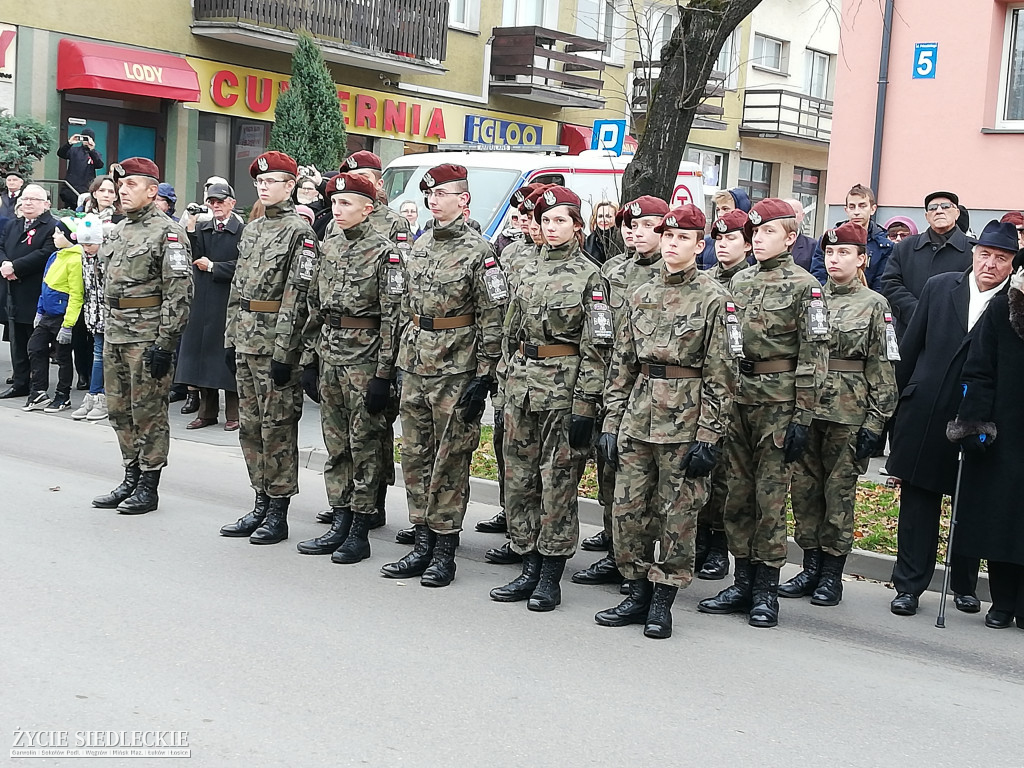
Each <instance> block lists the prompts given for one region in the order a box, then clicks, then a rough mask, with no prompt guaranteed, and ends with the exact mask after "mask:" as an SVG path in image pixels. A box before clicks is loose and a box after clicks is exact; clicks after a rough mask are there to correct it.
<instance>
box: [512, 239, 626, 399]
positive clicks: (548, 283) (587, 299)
mask: <svg viewBox="0 0 1024 768" xmlns="http://www.w3.org/2000/svg"><path fill="white" fill-rule="evenodd" d="M606 295H607V288H606V285H605V281H604V278H602V277H601V274H600V273H599V272H598V269H597V267H596V266H595V265H594V263H593V262H591V261H590V260H589V259H588V258H587V257H586V256H585V255H584V254H583V251H582V249H580V247H579V245H578V244H577V243H576V241H575V240H572V241H570V242H569V243H568V244H566V245H563V246H561V247H558V248H551V247H549V246H544V247H543V248H542V249H541V252H540V257H539V258H538V259H537V260H536V261H534V262H532V263H530V264H527V265H526V267H525V268H524V270H523V274H522V275H521V279H520V281H519V284H518V288H517V290H516V293H515V295H514V296H513V297H512V301H511V303H510V304H509V309H508V315H507V317H506V319H505V349H504V353H505V354H504V363H505V365H504V366H503V370H504V376H505V378H504V381H503V382H502V385H503V386H502V391H503V393H504V397H505V400H506V402H512V403H515V404H516V405H517V406H519V407H521V408H526V409H528V410H531V411H549V410H557V409H561V408H565V409H568V408H572V412H573V413H576V414H579V415H581V416H590V417H595V416H596V413H597V405H598V403H599V402H600V400H601V394H602V391H603V389H604V378H605V366H606V355H607V350H608V349H610V346H611V343H612V341H613V323H612V317H611V311H610V309H609V308H608V305H607V303H606V298H605V297H606ZM520 343H525V344H532V345H537V346H541V345H552V344H570V345H574V346H576V347H578V348H579V354H578V355H563V356H558V357H545V358H541V359H537V360H534V359H531V358H530V357H527V356H525V355H523V354H521V353H520V351H519V345H520Z"/></svg>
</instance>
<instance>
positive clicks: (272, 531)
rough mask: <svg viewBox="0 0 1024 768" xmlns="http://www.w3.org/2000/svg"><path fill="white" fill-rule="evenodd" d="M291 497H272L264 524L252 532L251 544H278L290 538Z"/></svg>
mask: <svg viewBox="0 0 1024 768" xmlns="http://www.w3.org/2000/svg"><path fill="white" fill-rule="evenodd" d="M289 502H291V499H289V498H288V497H284V498H276V499H275V498H272V499H271V500H270V505H269V507H268V509H267V516H266V517H265V518H263V525H261V526H260V527H259V528H257V529H256V530H255V531H253V532H252V536H250V537H249V543H250V544H277V543H278V542H282V541H284V540H285V539H287V538H288V504H289Z"/></svg>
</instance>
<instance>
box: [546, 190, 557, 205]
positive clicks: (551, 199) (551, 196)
mask: <svg viewBox="0 0 1024 768" xmlns="http://www.w3.org/2000/svg"><path fill="white" fill-rule="evenodd" d="M544 202H545V203H547V204H548V205H554V204H555V193H554V192H552V191H551V190H550V189H549V190H548V191H547V192H545V193H544Z"/></svg>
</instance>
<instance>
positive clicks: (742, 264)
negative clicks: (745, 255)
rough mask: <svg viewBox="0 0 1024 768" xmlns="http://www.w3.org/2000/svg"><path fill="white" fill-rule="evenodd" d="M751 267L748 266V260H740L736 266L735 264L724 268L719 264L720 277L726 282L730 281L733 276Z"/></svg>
mask: <svg viewBox="0 0 1024 768" xmlns="http://www.w3.org/2000/svg"><path fill="white" fill-rule="evenodd" d="M749 266H750V265H749V264H747V260H746V259H740V260H739V262H737V263H736V264H733V265H732V266H731V267H723V266H722V263H721V262H719V263H718V277H720V278H723V279H725V280H728V279H729V278H731V277H732V276H733V275H735V274H736V273H737V272H739V271H740V270H741V269H745V268H746V267H749Z"/></svg>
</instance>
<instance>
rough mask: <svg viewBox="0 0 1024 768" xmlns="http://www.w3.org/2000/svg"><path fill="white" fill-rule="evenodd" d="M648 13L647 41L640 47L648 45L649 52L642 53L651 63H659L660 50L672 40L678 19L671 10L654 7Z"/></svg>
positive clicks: (642, 42)
mask: <svg viewBox="0 0 1024 768" xmlns="http://www.w3.org/2000/svg"><path fill="white" fill-rule="evenodd" d="M649 13H650V17H649V19H650V23H649V24H648V26H647V36H648V38H649V39H648V40H643V41H641V47H643V46H644V45H645V44H647V43H650V46H651V49H650V51H649V52H647V51H644V53H645V54H647V53H649V56H650V58H651V60H652V61H659V60H660V59H661V49H662V48H664V47H665V46H666V45H667V44H668V41H669V40H671V39H672V32H673V31H674V30H675V28H676V24H677V23H678V19H677V18H676V12H675V10H674V9H673V8H660V7H658V6H654V7H652V8H651V9H650V11H649Z"/></svg>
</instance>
